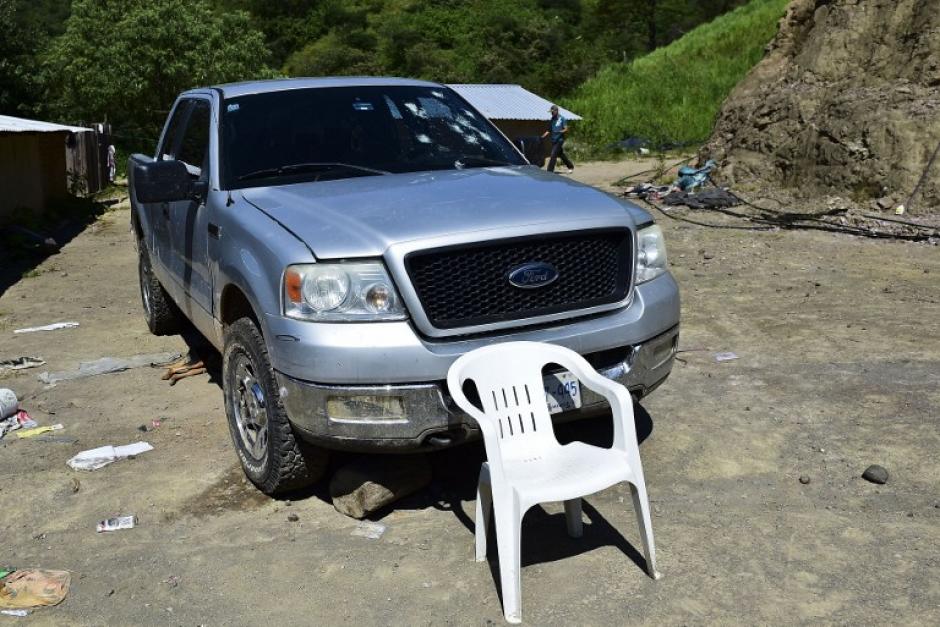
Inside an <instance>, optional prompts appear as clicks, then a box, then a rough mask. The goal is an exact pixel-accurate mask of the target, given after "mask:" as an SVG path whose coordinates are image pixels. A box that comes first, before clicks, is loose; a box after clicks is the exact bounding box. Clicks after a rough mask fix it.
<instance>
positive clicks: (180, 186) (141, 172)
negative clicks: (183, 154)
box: [134, 161, 196, 203]
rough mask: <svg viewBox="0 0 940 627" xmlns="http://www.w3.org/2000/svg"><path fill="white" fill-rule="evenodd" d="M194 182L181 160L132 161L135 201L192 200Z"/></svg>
mask: <svg viewBox="0 0 940 627" xmlns="http://www.w3.org/2000/svg"><path fill="white" fill-rule="evenodd" d="M194 187H195V184H194V181H193V179H192V177H191V176H190V175H189V172H188V171H187V170H186V165H185V164H184V163H183V162H182V161H147V162H140V161H138V162H136V163H134V192H135V193H136V194H137V202H141V203H151V202H174V201H177V200H192V199H193V196H194V194H195V191H196V190H195V189H194Z"/></svg>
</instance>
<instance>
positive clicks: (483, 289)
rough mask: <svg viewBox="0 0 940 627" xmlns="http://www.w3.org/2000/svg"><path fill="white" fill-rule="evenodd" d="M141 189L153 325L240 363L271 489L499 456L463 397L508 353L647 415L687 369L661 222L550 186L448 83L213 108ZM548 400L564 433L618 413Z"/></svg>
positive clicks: (305, 90) (330, 83) (282, 96)
mask: <svg viewBox="0 0 940 627" xmlns="http://www.w3.org/2000/svg"><path fill="white" fill-rule="evenodd" d="M128 169H129V177H130V187H131V203H132V226H133V230H134V233H135V234H136V239H137V249H138V254H139V277H140V291H141V299H142V302H143V309H144V314H145V316H146V320H147V324H148V326H149V328H150V330H151V331H152V332H154V333H157V334H169V333H174V332H177V331H178V330H179V329H180V328H181V324H186V323H187V321H188V323H191V325H192V326H193V327H195V328H196V329H197V330H198V331H199V332H200V333H201V334H203V335H204V336H205V337H206V338H207V339H208V340H209V341H210V342H211V343H212V344H213V345H214V346H215V347H217V348H218V349H219V351H221V353H222V387H223V393H224V399H225V411H226V415H227V417H228V421H229V427H230V431H231V434H232V439H233V440H234V443H235V449H236V451H237V453H238V457H239V459H240V460H241V463H242V466H243V467H244V470H245V473H246V474H247V476H248V477H249V479H250V480H251V481H252V482H254V483H255V485H257V486H258V487H259V488H260V489H261V490H263V491H264V492H267V493H276V492H283V491H286V490H291V489H295V488H298V487H300V486H302V485H304V484H306V483H309V482H311V481H314V480H316V479H318V478H319V476H320V475H322V473H323V470H324V468H325V466H326V463H327V459H328V454H329V450H330V449H336V448H344V449H353V450H368V451H388V452H393V451H411V450H422V449H428V448H435V447H446V446H450V445H454V444H458V443H461V442H464V441H466V440H467V439H471V438H475V437H478V436H479V432H478V429H477V427H476V425H475V424H474V422H473V420H472V419H470V418H469V417H468V416H466V415H465V414H463V413H462V412H460V411H459V410H458V409H457V408H456V407H455V406H454V404H453V403H452V401H451V399H450V396H449V394H448V393H447V389H446V385H445V383H444V382H445V379H446V375H447V370H448V367H449V366H450V365H451V364H452V363H453V361H454V360H455V359H456V358H457V357H459V356H460V355H462V354H463V353H465V352H467V351H469V350H472V349H474V348H477V347H480V346H484V345H487V344H490V343H493V342H503V341H509V340H532V341H539V342H551V343H555V344H559V345H562V346H566V347H568V348H571V349H574V350H575V351H577V352H579V353H581V354H582V355H584V356H585V357H586V358H587V359H588V360H589V361H590V363H591V364H592V365H593V366H594V367H595V368H596V369H597V370H598V371H599V372H600V373H602V374H603V375H605V376H607V377H609V378H612V379H614V380H617V381H619V382H621V383H622V384H624V385H625V386H627V387H628V388H629V389H630V391H631V392H632V393H633V394H634V396H635V397H636V398H640V397H642V396H643V395H646V394H648V393H649V392H650V391H652V390H653V389H654V388H656V387H657V386H658V385H659V384H660V383H662V381H663V380H664V379H665V378H666V376H667V375H668V374H669V372H670V369H671V368H672V363H673V358H674V355H675V350H676V345H677V341H678V333H679V292H678V288H677V286H676V283H675V281H674V280H673V278H672V276H671V275H670V273H669V271H668V268H667V263H666V251H665V246H664V243H663V236H662V232H661V231H660V229H659V227H658V226H656V225H655V224H654V223H653V220H652V219H651V217H650V215H649V214H648V213H646V212H645V211H643V210H642V209H640V208H639V207H637V206H635V205H633V204H630V203H629V202H626V201H623V200H620V199H617V198H615V197H613V196H611V195H608V194H605V193H603V192H601V191H599V190H597V189H594V188H592V187H589V186H586V185H582V184H580V183H577V182H574V181H572V180H570V179H569V178H566V177H564V176H561V175H556V174H551V173H547V172H544V171H542V170H540V169H539V168H537V167H535V166H533V165H530V164H529V163H528V162H527V161H526V159H525V157H524V156H523V155H522V154H521V153H520V152H519V151H518V150H517V149H516V148H515V147H514V146H513V144H512V142H510V141H509V140H508V139H507V138H506V137H505V136H504V135H503V134H502V133H501V132H500V131H499V130H498V129H497V128H496V127H495V126H494V125H493V124H492V123H491V122H490V121H488V120H487V119H486V118H484V117H483V116H482V115H481V114H480V113H479V112H478V111H476V110H475V109H474V108H473V107H472V106H470V105H469V104H468V103H467V102H466V101H465V100H463V99H462V98H461V97H460V96H458V95H457V94H456V93H455V92H453V91H452V90H450V89H448V88H447V87H444V86H442V85H439V84H435V83H429V82H423V81H415V80H404V79H382V78H335V79H332V78H327V79H285V80H275V81H262V82H251V83H239V84H230V85H220V86H217V87H211V88H205V89H194V90H192V91H187V92H185V93H183V94H182V95H180V96H179V98H178V99H177V100H176V102H175V104H174V105H173V108H172V111H171V112H170V115H169V118H168V119H167V122H166V124H165V127H164V129H163V132H162V134H161V136H160V139H159V142H158V145H157V149H156V153H155V154H154V155H153V156H145V155H140V154H138V155H133V156H132V157H131V160H130V164H129V168H128ZM545 389H546V399H547V402H548V403H549V407H550V409H551V411H552V412H553V413H554V414H556V416H555V418H556V419H557V420H569V419H575V418H578V417H581V416H586V415H589V414H590V413H591V412H592V411H594V412H595V413H596V411H598V410H599V409H601V408H602V407H603V404H602V400H601V399H600V398H599V397H597V396H595V395H594V394H592V393H591V392H590V391H589V390H586V389H582V388H581V386H580V385H579V384H578V382H577V380H576V379H575V378H574V377H573V375H571V374H570V373H567V372H564V371H559V370H555V371H551V370H547V371H546V372H545Z"/></svg>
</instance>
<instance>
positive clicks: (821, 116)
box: [703, 0, 940, 210]
mask: <svg viewBox="0 0 940 627" xmlns="http://www.w3.org/2000/svg"><path fill="white" fill-rule="evenodd" d="M938 143H940V0H865V2H858V0H794V1H793V2H792V3H791V4H790V6H789V8H788V10H787V14H786V16H785V17H784V18H783V20H782V21H781V25H780V32H779V33H778V35H777V37H776V38H775V39H774V41H773V42H771V44H770V45H769V46H768V53H767V55H766V56H765V57H764V59H763V60H762V61H761V62H760V63H759V64H757V66H755V67H754V69H753V70H752V71H751V72H750V74H748V76H747V77H746V78H745V79H744V80H743V81H742V82H741V83H740V84H739V85H738V86H737V87H736V88H735V89H734V91H733V92H732V93H731V95H730V96H729V98H728V100H727V101H726V102H725V103H724V105H723V107H722V111H721V113H720V114H719V119H718V123H717V125H716V127H715V131H714V134H713V136H712V138H711V139H710V140H709V142H708V144H707V145H706V147H705V149H704V151H703V152H704V153H706V154H707V156H710V157H712V158H715V159H716V160H717V161H718V162H719V166H720V172H719V179H718V180H720V181H721V182H722V183H731V184H741V183H745V182H753V181H762V182H765V183H766V182H774V183H777V184H783V185H786V186H789V187H794V188H796V187H799V188H801V189H802V190H804V191H805V192H806V193H808V194H816V195H818V194H823V193H826V192H838V193H846V191H849V192H850V193H852V195H853V198H855V199H856V200H857V201H860V202H861V201H869V200H874V199H880V198H885V197H889V196H890V197H892V198H893V200H895V201H897V202H905V201H906V200H907V197H908V196H909V195H910V194H911V192H912V191H913V190H914V188H915V186H916V185H917V182H918V181H919V180H920V179H921V177H922V176H923V174H924V172H925V170H926V166H927V164H928V161H929V160H930V158H931V155H932V154H933V153H934V150H935V149H936V148H937V146H938ZM913 204H914V206H915V207H916V208H920V209H926V208H928V207H940V158H938V159H937V163H935V164H934V168H933V173H932V175H931V174H930V173H928V175H927V176H926V177H925V178H924V184H923V187H922V189H921V191H920V193H919V194H918V197H917V198H915V199H914V203H913ZM908 210H910V207H908Z"/></svg>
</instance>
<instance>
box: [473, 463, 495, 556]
mask: <svg viewBox="0 0 940 627" xmlns="http://www.w3.org/2000/svg"><path fill="white" fill-rule="evenodd" d="M492 514H493V490H492V488H491V487H490V484H489V483H487V482H484V481H480V483H479V485H478V486H477V513H476V519H475V525H474V527H475V528H474V535H475V536H476V560H477V561H478V562H485V561H486V534H487V532H488V531H489V528H490V518H491V517H492Z"/></svg>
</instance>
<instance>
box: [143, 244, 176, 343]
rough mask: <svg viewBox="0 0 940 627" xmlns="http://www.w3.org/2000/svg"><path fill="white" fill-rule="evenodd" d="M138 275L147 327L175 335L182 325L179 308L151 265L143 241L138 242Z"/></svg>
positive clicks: (160, 332) (156, 333) (158, 332)
mask: <svg viewBox="0 0 940 627" xmlns="http://www.w3.org/2000/svg"><path fill="white" fill-rule="evenodd" d="M137 275H138V279H139V280H140V301H141V304H142V305H143V307H144V319H146V320H147V328H149V329H150V332H151V333H153V334H154V335H175V334H176V333H179V330H180V328H181V327H182V324H181V323H182V319H181V318H182V316H181V314H180V310H179V308H178V307H177V306H176V303H174V302H173V299H171V298H170V295H169V294H167V292H166V290H165V289H163V286H162V285H160V280H159V279H157V277H156V276H155V275H154V273H153V268H152V267H151V265H150V253H148V252H147V247H146V246H145V245H144V243H143V242H138V243H137Z"/></svg>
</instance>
